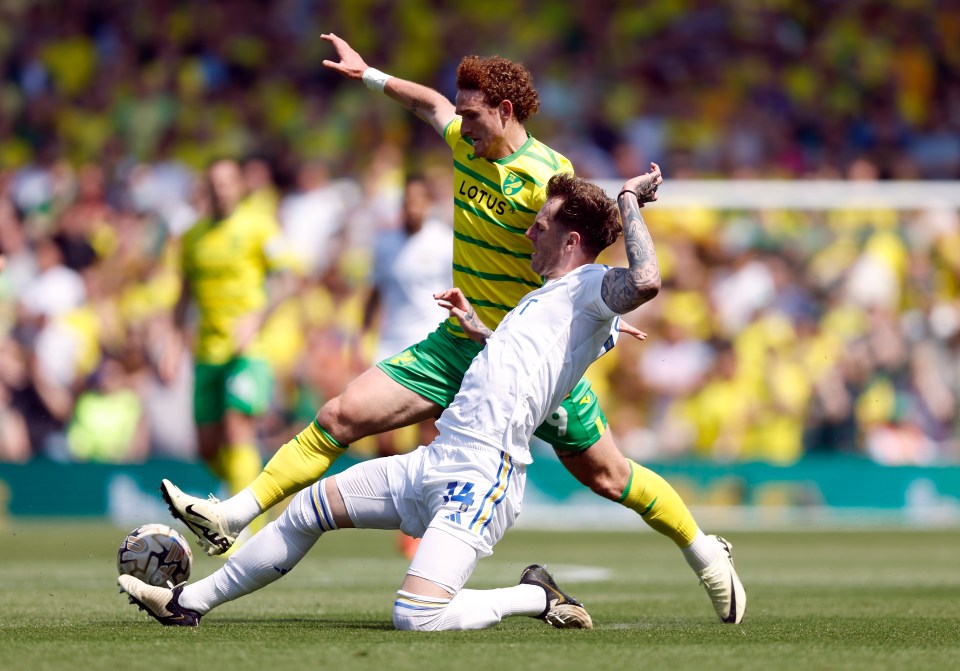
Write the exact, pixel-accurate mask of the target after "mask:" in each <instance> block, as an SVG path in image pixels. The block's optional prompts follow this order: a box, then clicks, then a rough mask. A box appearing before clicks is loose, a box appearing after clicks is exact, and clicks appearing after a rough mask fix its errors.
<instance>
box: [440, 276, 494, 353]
mask: <svg viewBox="0 0 960 671" xmlns="http://www.w3.org/2000/svg"><path fill="white" fill-rule="evenodd" d="M433 297H434V299H436V301H437V303H438V304H439V305H440V307H442V308H444V309H446V310H449V311H450V314H451V315H453V316H454V317H456V318H457V321H458V322H460V326H461V327H463V332H464V333H466V334H467V337H469V338H470V339H471V340H476V341H477V342H482V343H485V342H487V338H489V337H490V336H491V335H493V331H492V330H490V329H489V328H487V325H486V324H484V323H483V322H482V321H480V317H478V316H477V312H476V310H474V309H473V306H472V305H470V302H469V301H468V300H467V297H466V296H464V295H463V292H462V291H460V290H459V289H457V288H453V289H446V290H444V291H438V292H437V293H435V294H434V295H433Z"/></svg>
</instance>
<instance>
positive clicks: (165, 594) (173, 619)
mask: <svg viewBox="0 0 960 671" xmlns="http://www.w3.org/2000/svg"><path fill="white" fill-rule="evenodd" d="M117 582H118V583H120V589H121V591H124V592H126V593H127V595H128V596H129V597H130V603H132V604H134V605H135V606H137V607H138V608H140V610H143V611H146V612H147V613H148V614H149V615H150V617H152V618H153V619H154V620H156V621H157V622H159V623H160V624H162V625H164V626H166V627H196V626H197V625H199V624H200V618H201V617H203V616H202V615H201V614H200V613H198V612H197V611H195V610H190V609H189V608H184V607H183V606H181V605H180V594H181V592H183V585H178V586H176V587H174V588H173V589H168V588H166V587H154V586H153V585H148V584H147V583H145V582H143V581H142V580H138V579H137V578H134V577H133V576H132V575H122V576H120V577H119V578H117Z"/></svg>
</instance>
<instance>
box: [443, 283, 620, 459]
mask: <svg viewBox="0 0 960 671" xmlns="http://www.w3.org/2000/svg"><path fill="white" fill-rule="evenodd" d="M607 270H608V267H607V266H604V265H599V264H589V265H585V266H581V267H579V268H577V269H576V270H574V271H572V272H570V273H568V274H567V275H565V276H564V277H561V278H560V279H558V280H553V281H550V282H547V283H546V284H545V285H544V286H543V287H541V288H539V289H536V290H534V291H531V292H530V293H528V294H527V295H526V296H524V297H523V298H522V299H521V300H520V303H519V304H518V305H517V307H515V308H514V309H513V310H511V311H510V312H509V313H508V314H507V316H506V317H504V319H503V321H502V322H501V323H500V325H499V326H498V327H497V330H496V331H494V332H493V335H492V336H490V338H489V339H488V340H487V345H486V347H484V348H483V350H482V351H481V352H480V353H479V354H478V355H477V356H476V358H475V359H474V360H473V363H471V364H470V368H469V369H467V373H466V375H465V376H464V378H463V383H462V384H461V386H460V391H459V392H458V393H457V395H456V397H454V399H453V403H451V404H450V407H448V408H447V409H446V410H444V412H443V414H442V415H441V416H440V419H439V420H437V428H438V429H439V430H440V436H439V438H438V440H439V441H440V442H441V443H445V444H450V445H481V446H490V447H494V448H496V449H498V450H503V451H504V452H506V453H508V454H509V455H510V456H511V457H513V459H515V460H516V461H517V462H518V463H522V464H529V463H530V462H531V461H533V459H532V458H531V456H530V445H529V443H530V437H531V436H532V435H533V432H534V430H535V429H536V428H537V427H538V426H540V424H541V423H542V422H543V421H544V419H545V418H546V417H547V416H548V415H549V414H550V413H552V412H553V411H554V410H556V409H557V408H558V407H559V406H560V403H561V402H562V401H563V399H564V398H565V397H566V396H567V394H569V393H570V391H571V390H572V389H573V388H574V386H575V385H576V384H577V382H579V381H580V378H581V377H582V376H583V374H584V372H585V371H586V370H587V368H588V367H589V366H590V364H591V363H593V362H594V361H595V360H596V359H598V358H599V357H600V356H601V355H602V354H603V353H604V352H607V351H609V350H610V349H611V348H613V346H614V345H615V344H616V341H617V336H618V335H619V332H618V327H619V315H617V314H616V313H615V312H613V311H612V310H611V309H610V308H609V307H607V304H606V303H604V302H603V298H601V296H600V287H601V284H602V282H603V276H604V275H605V274H606V272H607Z"/></svg>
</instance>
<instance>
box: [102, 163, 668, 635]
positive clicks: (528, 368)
mask: <svg viewBox="0 0 960 671" xmlns="http://www.w3.org/2000/svg"><path fill="white" fill-rule="evenodd" d="M651 168H652V170H651V172H649V173H646V174H645V175H641V176H640V177H635V178H633V179H631V180H629V181H628V182H627V183H626V184H625V185H624V191H623V193H622V194H621V196H620V198H619V201H620V202H619V207H620V211H619V212H618V211H617V206H616V205H615V204H614V202H613V200H611V199H610V198H608V197H607V196H606V195H605V194H604V193H603V191H602V190H601V189H600V188H599V187H598V186H596V185H594V184H591V183H589V182H587V181H585V180H582V179H580V178H577V177H574V176H572V175H571V174H569V173H560V174H557V175H555V176H554V177H552V178H551V179H550V181H549V183H548V184H547V201H546V203H545V205H544V206H543V208H542V209H541V210H540V212H539V214H538V215H537V216H536V219H535V221H534V222H533V224H532V225H531V226H530V228H529V229H528V230H527V231H526V236H527V237H528V238H529V239H530V241H531V243H532V246H533V253H532V255H531V261H530V265H531V267H532V268H533V269H534V271H535V272H537V273H538V274H539V275H542V276H543V277H544V279H545V283H544V285H543V286H542V287H541V288H539V289H536V290H534V291H531V292H530V293H528V294H527V295H526V296H525V297H523V298H522V299H521V301H520V302H519V304H518V305H517V307H516V308H514V309H513V310H511V311H510V312H509V313H508V314H507V315H506V316H505V317H504V318H503V320H502V321H501V322H500V325H499V326H498V328H497V330H496V331H492V332H491V331H490V329H488V328H487V327H486V326H485V325H484V324H483V323H482V321H481V320H480V319H479V317H478V314H477V312H476V311H475V309H474V308H473V307H472V306H471V305H470V303H469V302H468V301H467V299H466V298H465V297H464V294H463V292H462V291H461V290H460V289H449V290H447V291H443V292H440V293H438V294H436V295H435V298H437V300H438V301H439V302H440V304H441V306H442V307H445V308H447V309H448V310H450V313H451V316H452V317H453V318H455V319H457V320H458V323H459V325H460V327H461V328H462V329H463V331H464V333H465V334H466V335H467V336H469V337H471V338H473V339H476V340H477V341H479V342H480V343H485V345H486V346H485V347H484V348H483V349H482V350H481V351H480V353H479V354H478V355H477V356H476V358H475V359H474V360H473V362H472V363H471V364H470V367H469V369H468V370H467V372H466V374H465V375H464V378H463V386H462V387H461V389H460V391H459V392H458V393H457V395H456V397H455V398H454V399H453V402H452V403H451V404H450V406H449V407H448V408H447V409H446V410H445V411H444V412H443V414H442V415H441V416H440V419H439V420H438V421H437V428H438V429H439V431H440V435H439V436H438V437H437V439H436V440H435V441H434V442H433V443H431V444H430V445H428V446H426V447H422V448H420V449H418V450H416V451H415V452H412V453H409V454H405V455H399V456H392V457H384V458H380V459H374V460H371V461H366V462H363V463H361V464H358V465H356V466H353V467H351V468H349V469H347V470H346V471H344V472H343V473H341V474H339V475H336V476H333V477H329V478H325V479H324V480H321V481H320V482H318V483H316V484H314V485H313V486H311V487H310V488H308V489H307V490H305V491H302V492H300V493H299V494H297V495H296V496H295V497H294V498H293V500H292V501H291V503H290V505H289V506H288V507H287V509H286V510H285V511H284V512H283V514H282V515H281V516H280V518H279V519H278V520H277V521H276V522H273V523H271V524H270V525H268V526H267V527H266V528H265V529H264V530H263V531H261V532H260V533H258V534H256V535H255V536H253V537H252V538H251V539H250V540H249V541H247V543H245V544H244V545H243V546H242V547H240V548H239V550H237V551H236V552H235V553H234V554H233V556H231V557H230V559H229V560H228V561H227V564H226V565H225V566H224V567H223V568H221V569H219V570H218V571H216V572H215V573H214V574H213V575H211V576H209V577H208V578H206V579H204V580H201V581H199V582H197V583H196V584H193V585H186V586H184V585H181V586H177V587H174V588H172V589H168V588H163V587H153V586H151V585H148V584H146V583H144V582H142V581H140V580H138V579H136V578H134V577H132V576H128V575H122V576H120V577H119V579H118V581H119V583H120V585H121V587H122V589H123V590H124V591H125V592H127V593H128V594H129V595H130V597H131V601H132V602H133V603H136V604H138V605H139V606H140V607H141V608H143V609H145V610H146V611H147V612H148V613H149V614H150V615H151V616H152V617H154V618H155V619H156V620H158V621H159V622H161V623H162V624H166V625H180V626H196V625H197V624H199V622H200V618H201V617H202V616H203V615H204V614H206V613H207V612H209V611H210V610H211V609H212V608H214V607H216V606H218V605H220V604H222V603H224V602H226V601H230V600H232V599H236V598H238V597H240V596H243V595H245V594H249V593H250V592H253V591H255V590H257V589H260V588H261V587H264V586H266V585H267V584H269V583H271V582H273V581H275V580H277V579H279V578H280V577H281V576H282V575H285V574H286V573H288V572H289V571H290V570H291V569H292V568H293V567H294V566H295V565H296V564H297V562H298V561H299V560H300V559H301V558H302V557H303V556H304V555H305V554H306V552H307V551H308V550H309V549H310V548H311V547H312V546H313V545H314V543H315V542H316V541H317V540H318V539H319V538H320V536H321V535H322V534H324V533H325V532H328V531H334V530H336V529H342V528H350V527H356V528H372V529H398V528H399V529H402V530H404V531H405V532H407V533H409V534H411V535H415V536H422V537H423V542H422V543H421V544H420V548H419V549H418V550H417V553H416V555H415V556H414V558H413V561H412V563H411V564H410V568H409V569H408V571H407V575H406V577H405V578H404V580H403V583H402V584H401V587H400V590H399V591H398V592H397V597H396V600H395V601H394V607H393V622H394V625H395V626H396V627H397V628H398V629H402V630H417V631H439V630H449V629H480V628H485V627H489V626H492V625H494V624H496V623H498V622H500V620H501V619H502V618H503V617H506V616H511V615H527V616H531V617H540V618H542V619H545V620H546V621H547V622H548V623H550V624H552V625H553V626H555V627H558V628H589V627H591V626H592V622H591V619H590V616H589V614H588V613H587V612H586V610H584V608H583V607H582V605H581V604H580V603H578V602H577V601H576V600H574V599H572V598H571V597H569V596H567V595H566V594H564V593H563V592H562V591H560V589H559V588H558V587H557V586H556V583H554V582H553V580H552V578H551V577H550V575H549V574H548V573H547V572H546V571H545V570H544V569H543V568H542V567H540V566H536V565H534V566H531V567H528V568H527V569H526V570H525V571H524V573H523V574H522V575H521V580H520V584H519V585H516V586H514V587H510V588H504V589H494V590H467V589H462V587H463V585H464V584H465V583H466V581H467V579H468V578H469V577H470V574H471V573H472V572H473V569H474V567H475V566H476V563H477V560H478V559H479V558H480V557H483V556H486V555H489V554H491V553H492V550H493V546H494V545H495V544H496V543H497V541H499V540H500V538H502V536H503V534H504V533H505V532H506V530H507V529H509V528H510V527H511V526H512V525H513V522H514V520H515V518H516V516H517V515H518V514H519V512H520V506H521V502H522V498H523V489H524V483H525V480H526V466H527V465H528V464H529V463H530V462H531V460H532V459H531V455H530V447H529V443H530V438H531V436H532V435H533V432H534V431H535V430H536V428H537V427H538V426H539V425H540V423H541V422H542V421H543V420H544V418H545V417H546V416H547V415H548V414H550V413H551V412H552V411H553V409H554V408H556V407H557V406H558V405H559V403H560V402H561V401H562V400H563V398H564V397H565V396H566V395H567V394H568V393H569V392H570V390H571V389H573V387H574V386H575V385H577V383H578V382H579V380H580V378H581V376H582V375H583V373H584V372H585V371H586V369H587V367H588V366H589V365H590V364H591V363H592V362H593V361H594V360H595V359H596V358H597V357H599V356H601V355H602V354H603V353H605V352H606V351H608V350H610V349H611V348H612V347H613V346H614V344H615V342H616V339H617V335H618V327H619V315H620V314H623V313H626V312H630V311H631V310H634V309H635V308H636V307H637V306H639V305H641V304H643V303H645V302H646V301H648V300H650V299H651V298H653V297H654V296H656V294H657V292H658V291H659V288H660V271H659V267H658V265H657V258H656V254H655V251H654V246H653V241H652V240H651V238H650V234H649V232H648V231H647V228H646V226H645V224H644V223H643V219H642V217H641V216H640V201H641V199H642V200H644V201H651V200H655V199H656V187H657V185H658V184H659V183H660V181H661V177H660V171H659V168H658V167H657V166H656V165H653V164H652V165H651ZM621 219H622V221H623V224H622V226H621ZM621 228H622V231H623V236H624V243H625V246H626V249H627V260H628V263H629V267H628V268H608V267H607V266H603V265H599V264H596V263H595V260H596V258H597V255H598V254H599V253H600V252H601V251H602V250H603V249H605V248H606V247H608V246H609V245H611V244H612V243H613V242H614V241H615V240H616V239H617V237H618V236H619V235H620V232H621Z"/></svg>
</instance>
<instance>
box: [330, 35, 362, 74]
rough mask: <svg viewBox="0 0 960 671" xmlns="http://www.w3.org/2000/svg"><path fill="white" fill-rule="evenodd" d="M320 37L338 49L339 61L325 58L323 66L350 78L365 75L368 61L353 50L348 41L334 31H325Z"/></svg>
mask: <svg viewBox="0 0 960 671" xmlns="http://www.w3.org/2000/svg"><path fill="white" fill-rule="evenodd" d="M320 39H322V40H326V41H327V42H329V43H330V44H332V45H333V47H334V48H335V49H336V50H337V57H339V59H340V60H339V62H338V61H331V60H324V61H323V66H324V67H326V68H330V69H331V70H335V71H337V72H339V73H340V74H342V75H343V76H344V77H349V78H350V79H360V78H361V77H363V71H364V70H366V69H367V67H368V66H367V64H366V62H365V61H364V60H363V59H362V58H361V57H360V54H358V53H357V52H356V51H354V50H353V47H351V46H350V45H349V44H347V41H346V40H344V39H342V38H340V37H337V36H336V35H334V34H333V33H324V34H323V35H321V36H320Z"/></svg>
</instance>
